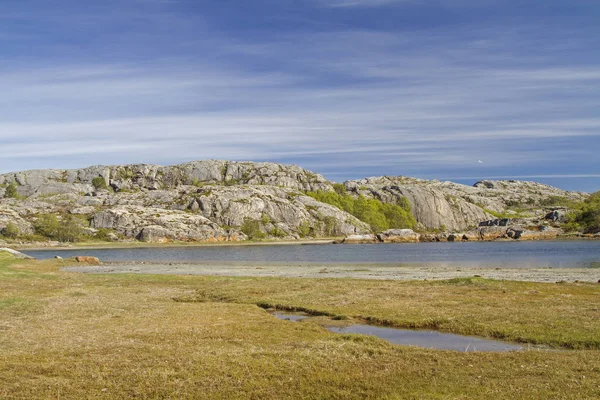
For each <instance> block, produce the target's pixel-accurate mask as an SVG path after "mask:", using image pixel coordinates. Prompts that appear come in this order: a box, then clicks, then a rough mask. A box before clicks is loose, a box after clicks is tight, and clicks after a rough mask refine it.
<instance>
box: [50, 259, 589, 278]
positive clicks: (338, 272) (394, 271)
mask: <svg viewBox="0 0 600 400" xmlns="http://www.w3.org/2000/svg"><path fill="white" fill-rule="evenodd" d="M61 270H63V271H65V272H74V273H94V274H152V275H196V276H229V277H252V278H313V279H314V278H334V279H335V278H344V279H369V280H402V281H418V280H421V281H422V280H447V279H456V278H474V277H475V278H486V279H497V280H512V281H527V282H543V283H559V282H580V283H600V269H595V268H519V267H515V268H506V267H504V268H493V267H491V268H482V267H450V266H436V267H432V266H418V265H413V266H411V265H406V264H404V265H381V264H379V265H377V264H370V263H360V264H343V263H337V264H327V263H314V264H307V263H288V264H285V263H277V264H274V263H261V262H256V263H249V262H219V263H216V262H206V263H173V262H128V263H124V262H110V263H104V264H102V265H99V266H66V267H63V268H61Z"/></svg>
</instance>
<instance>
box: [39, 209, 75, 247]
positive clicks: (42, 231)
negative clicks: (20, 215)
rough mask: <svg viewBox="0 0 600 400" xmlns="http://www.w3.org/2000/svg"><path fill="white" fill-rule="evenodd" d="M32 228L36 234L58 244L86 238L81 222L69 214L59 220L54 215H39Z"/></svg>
mask: <svg viewBox="0 0 600 400" xmlns="http://www.w3.org/2000/svg"><path fill="white" fill-rule="evenodd" d="M34 228H35V232H36V233H37V234H39V235H41V236H43V237H46V238H48V239H51V240H58V241H59V242H78V241H81V240H83V239H85V237H86V235H85V231H84V228H83V220H82V219H80V218H78V217H77V216H75V215H71V214H68V215H65V216H63V217H62V218H61V219H58V217H57V216H56V215H54V214H43V215H40V216H38V218H37V220H36V221H35V223H34Z"/></svg>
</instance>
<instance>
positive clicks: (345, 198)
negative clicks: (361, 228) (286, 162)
mask: <svg viewBox="0 0 600 400" xmlns="http://www.w3.org/2000/svg"><path fill="white" fill-rule="evenodd" d="M334 188H335V191H334V192H326V191H318V192H308V193H307V195H309V196H310V197H312V198H313V199H315V200H317V201H320V202H322V203H327V204H330V205H332V206H335V207H337V208H339V209H340V210H343V211H346V212H347V213H349V214H351V215H353V216H355V217H356V218H358V219H359V220H361V221H363V222H365V223H367V224H368V225H369V226H370V227H371V230H372V231H373V232H381V231H385V230H387V229H402V228H414V227H415V226H416V221H415V217H414V216H413V215H412V213H411V209H410V204H409V203H408V200H406V198H402V200H400V201H399V202H398V203H397V204H387V203H383V202H381V201H380V200H377V199H367V198H365V197H364V196H362V195H358V196H356V197H355V196H352V195H350V194H348V193H347V192H346V190H345V188H344V186H343V185H335V186H334Z"/></svg>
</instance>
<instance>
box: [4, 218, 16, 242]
mask: <svg viewBox="0 0 600 400" xmlns="http://www.w3.org/2000/svg"><path fill="white" fill-rule="evenodd" d="M20 234H21V231H20V230H19V227H18V226H17V225H15V224H13V223H12V222H9V223H8V224H7V225H6V226H5V227H4V229H2V236H4V237H6V238H10V239H14V238H17V237H18V236H19V235H20Z"/></svg>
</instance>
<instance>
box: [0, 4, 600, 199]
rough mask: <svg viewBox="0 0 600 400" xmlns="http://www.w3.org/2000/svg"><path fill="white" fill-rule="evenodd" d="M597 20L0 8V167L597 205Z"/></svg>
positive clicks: (530, 7) (285, 8) (414, 11)
mask: <svg viewBox="0 0 600 400" xmlns="http://www.w3.org/2000/svg"><path fill="white" fill-rule="evenodd" d="M598 21H600V3H599V2H598V1H597V0H568V1H567V0H565V1H554V0H546V1H534V0H531V1H515V0H506V1H495V0H494V1H492V0H220V1H202V0H102V1H92V0H90V1H84V2H82V1H76V0H54V1H47V0H20V1H7V0H4V1H1V4H0V148H1V156H0V172H9V171H17V170H23V169H34V168H74V167H83V166H87V165H93V164H121V163H156V164H173V163H179V162H184V161H190V160H196V159H208V158H214V159H230V160H256V161H259V160H260V161H262V160H266V161H276V162H283V163H295V164H299V165H301V166H303V167H305V168H308V169H312V170H314V171H317V172H320V173H322V174H324V175H325V176H326V177H327V178H329V179H333V180H345V179H355V178H361V177H365V176H376V175H406V176H416V177H420V178H426V179H433V178H437V179H441V180H453V181H458V182H462V183H468V184H471V183H473V182H475V181H476V180H478V179H484V178H489V179H500V178H509V179H510V178H515V179H526V180H537V181H541V182H545V183H549V184H553V185H556V186H559V187H562V188H565V189H572V190H585V191H596V190H600V156H599V155H598V153H599V149H600V24H599V23H598ZM480 161H481V162H480Z"/></svg>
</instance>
